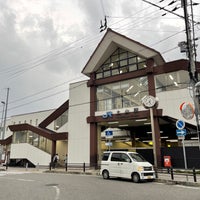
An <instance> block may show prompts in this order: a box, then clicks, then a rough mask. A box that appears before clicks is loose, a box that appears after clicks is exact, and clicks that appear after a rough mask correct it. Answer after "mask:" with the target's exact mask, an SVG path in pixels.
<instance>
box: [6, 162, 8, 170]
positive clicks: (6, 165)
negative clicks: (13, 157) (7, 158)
mask: <svg viewBox="0 0 200 200" xmlns="http://www.w3.org/2000/svg"><path fill="white" fill-rule="evenodd" d="M7 169H8V162H6V170H7Z"/></svg>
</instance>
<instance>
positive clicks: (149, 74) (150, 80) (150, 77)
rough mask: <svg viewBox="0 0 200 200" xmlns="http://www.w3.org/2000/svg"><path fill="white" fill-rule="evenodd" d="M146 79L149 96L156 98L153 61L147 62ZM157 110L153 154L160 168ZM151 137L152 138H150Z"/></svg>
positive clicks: (154, 115)
mask: <svg viewBox="0 0 200 200" xmlns="http://www.w3.org/2000/svg"><path fill="white" fill-rule="evenodd" d="M146 65H147V69H148V70H147V71H148V72H147V78H148V90H149V95H152V96H154V97H156V90H155V80H154V73H153V71H154V60H153V59H149V60H147V63H146ZM156 112H157V109H156V108H154V109H153V121H154V131H155V133H154V134H155V135H154V138H155V144H153V145H155V146H154V148H155V154H156V160H157V167H161V143H160V126H159V118H158V117H157V114H156ZM152 137H153V136H152Z"/></svg>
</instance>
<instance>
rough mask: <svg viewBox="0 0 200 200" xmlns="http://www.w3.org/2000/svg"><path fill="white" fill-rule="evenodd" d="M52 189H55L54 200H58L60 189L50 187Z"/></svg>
mask: <svg viewBox="0 0 200 200" xmlns="http://www.w3.org/2000/svg"><path fill="white" fill-rule="evenodd" d="M52 187H53V188H55V189H56V196H55V200H58V199H59V196H60V189H59V188H58V186H52Z"/></svg>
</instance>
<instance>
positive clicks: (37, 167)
mask: <svg viewBox="0 0 200 200" xmlns="http://www.w3.org/2000/svg"><path fill="white" fill-rule="evenodd" d="M36 169H37V171H39V163H37V166H36Z"/></svg>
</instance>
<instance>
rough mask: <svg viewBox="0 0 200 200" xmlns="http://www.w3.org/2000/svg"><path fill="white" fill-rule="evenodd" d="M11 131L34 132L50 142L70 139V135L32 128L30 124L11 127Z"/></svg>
mask: <svg viewBox="0 0 200 200" xmlns="http://www.w3.org/2000/svg"><path fill="white" fill-rule="evenodd" d="M9 129H10V130H11V131H13V132H16V131H32V132H34V133H37V134H38V135H41V136H43V137H45V138H47V139H49V140H53V141H56V140H67V139H68V133H67V132H65V133H56V132H54V131H51V130H48V129H44V128H39V127H35V126H32V125H30V124H16V125H10V126H9Z"/></svg>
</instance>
